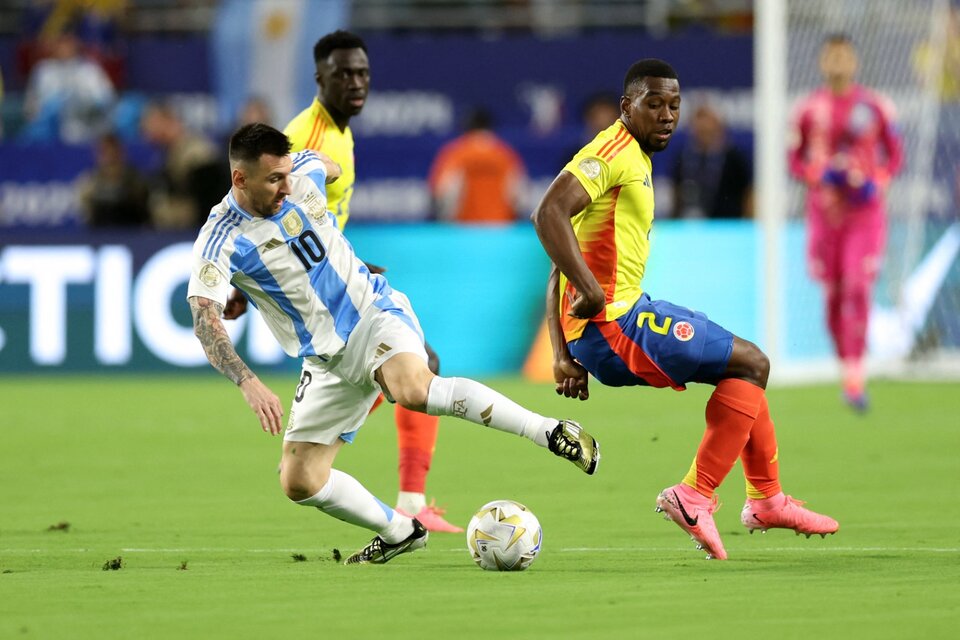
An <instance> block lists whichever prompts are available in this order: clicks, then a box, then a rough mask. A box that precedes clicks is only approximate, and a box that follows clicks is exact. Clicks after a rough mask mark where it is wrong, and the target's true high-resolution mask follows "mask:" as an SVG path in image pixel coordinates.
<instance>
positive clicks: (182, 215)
mask: <svg viewBox="0 0 960 640" xmlns="http://www.w3.org/2000/svg"><path fill="white" fill-rule="evenodd" d="M140 127H141V130H142V131H143V137H144V139H145V140H146V141H147V142H150V143H152V144H155V145H157V146H158V147H160V148H161V149H162V150H163V168H162V169H161V171H160V174H159V175H158V176H156V179H155V184H154V185H153V192H152V194H151V198H150V210H151V218H152V220H153V224H154V225H155V226H157V227H158V228H161V229H196V228H199V227H200V226H201V225H202V224H203V222H204V221H205V220H206V219H207V214H208V213H210V208H211V207H212V206H214V205H215V204H217V203H218V202H220V200H221V199H222V198H223V185H225V184H229V183H230V170H229V167H227V165H226V163H225V162H223V161H221V160H220V158H219V156H222V155H223V154H222V153H218V152H217V149H216V148H215V147H214V145H213V143H211V142H210V141H209V140H207V139H206V138H205V137H203V136H202V135H200V134H199V133H196V132H194V131H191V130H190V129H189V128H188V127H187V126H186V125H185V124H184V122H183V120H182V119H181V118H180V116H179V114H178V113H177V112H176V110H175V109H174V108H173V107H172V106H171V105H169V104H161V103H152V104H150V105H147V107H146V108H145V109H144V112H143V117H142V119H141V121H140Z"/></svg>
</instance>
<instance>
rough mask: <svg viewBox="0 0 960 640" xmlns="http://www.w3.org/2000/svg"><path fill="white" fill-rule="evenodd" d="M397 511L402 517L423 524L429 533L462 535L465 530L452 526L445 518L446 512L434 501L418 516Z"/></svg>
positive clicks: (418, 513) (421, 510)
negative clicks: (413, 519) (414, 519)
mask: <svg viewBox="0 0 960 640" xmlns="http://www.w3.org/2000/svg"><path fill="white" fill-rule="evenodd" d="M395 511H396V512H397V513H399V514H401V515H405V516H407V517H408V518H414V517H415V518H416V519H417V520H419V521H420V522H421V524H423V526H424V528H425V529H426V530H427V531H432V532H440V533H462V532H463V529H461V528H460V527H458V526H456V525H454V524H450V523H449V522H447V521H446V520H444V518H443V514H444V513H446V511H445V510H444V509H442V508H440V507H438V506H437V505H436V502H435V501H434V500H431V501H430V504H428V505H425V506H424V507H423V508H422V509H420V511H419V512H417V513H416V514H409V513H406V512H405V511H403V510H402V509H395Z"/></svg>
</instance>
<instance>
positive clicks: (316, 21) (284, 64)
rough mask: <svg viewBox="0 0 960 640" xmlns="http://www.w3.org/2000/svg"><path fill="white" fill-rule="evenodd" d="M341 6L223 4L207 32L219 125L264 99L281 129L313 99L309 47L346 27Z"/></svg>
mask: <svg viewBox="0 0 960 640" xmlns="http://www.w3.org/2000/svg"><path fill="white" fill-rule="evenodd" d="M348 9H349V5H348V3H347V2H346V1H345V0H224V1H223V2H222V3H221V5H220V8H219V10H218V12H217V20H216V24H215V25H214V28H213V31H212V32H211V36H210V37H211V44H212V47H211V48H212V51H213V81H214V86H215V88H216V93H217V102H218V104H219V106H220V113H219V118H220V122H221V123H224V124H226V123H232V122H235V121H236V118H237V114H238V112H239V110H240V108H241V107H242V106H243V104H244V103H245V102H246V101H247V100H249V99H250V98H253V97H258V98H262V99H264V100H265V101H266V102H267V104H269V105H270V108H271V110H272V112H273V115H274V118H275V119H276V122H273V123H269V124H273V125H274V126H280V127H282V125H283V124H284V123H286V122H289V121H290V119H291V118H293V116H295V115H296V114H297V113H298V112H300V111H301V110H302V109H304V108H305V107H306V106H307V105H309V104H310V101H311V100H313V97H314V96H315V95H316V93H317V85H316V81H315V80H314V78H313V75H314V71H315V65H314V62H313V45H314V44H315V43H316V42H317V40H319V39H320V37H321V36H323V35H324V34H327V33H329V32H331V31H336V30H337V29H342V28H345V27H346V25H347V18H348V13H347V12H348Z"/></svg>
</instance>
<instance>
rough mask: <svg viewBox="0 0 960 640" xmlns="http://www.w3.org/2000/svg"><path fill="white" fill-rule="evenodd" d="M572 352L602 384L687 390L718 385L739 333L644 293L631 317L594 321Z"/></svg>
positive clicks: (572, 348) (572, 347)
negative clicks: (699, 385) (690, 386)
mask: <svg viewBox="0 0 960 640" xmlns="http://www.w3.org/2000/svg"><path fill="white" fill-rule="evenodd" d="M568 346H569V347H570V353H571V355H573V357H574V358H576V359H577V361H578V362H579V363H580V364H581V365H583V367H584V368H585V369H586V370H587V371H589V372H590V373H591V375H593V377H594V378H596V379H597V380H599V381H600V382H601V383H603V384H605V385H608V386H611V387H623V386H629V385H647V386H651V387H672V388H674V389H677V390H681V389H685V388H686V383H688V382H716V381H717V380H719V379H720V377H721V375H722V374H723V373H724V371H726V369H727V363H728V362H729V361H730V354H731V353H733V334H732V333H730V332H729V331H727V330H726V329H724V328H723V327H721V326H720V325H718V324H717V323H716V322H712V321H711V320H710V319H709V318H707V316H706V315H705V314H703V313H700V312H698V311H692V310H691V309H687V308H686V307H681V306H678V305H675V304H671V303H669V302H667V301H665V300H651V299H650V296H648V295H647V294H643V295H642V296H641V297H640V299H639V300H637V302H636V303H635V304H634V305H633V307H632V308H631V309H630V311H629V312H627V313H626V314H624V315H623V316H621V317H619V318H617V319H616V320H611V321H609V322H593V321H592V322H589V323H588V324H587V326H586V328H585V329H584V331H583V335H582V336H580V337H579V338H578V339H576V340H571V341H570V343H569V345H568Z"/></svg>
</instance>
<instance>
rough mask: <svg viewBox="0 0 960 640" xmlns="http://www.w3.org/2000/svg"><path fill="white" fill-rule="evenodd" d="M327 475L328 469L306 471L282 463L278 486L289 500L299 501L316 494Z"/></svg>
mask: <svg viewBox="0 0 960 640" xmlns="http://www.w3.org/2000/svg"><path fill="white" fill-rule="evenodd" d="M329 477H330V472H329V471H328V470H317V471H314V472H313V473H308V472H306V471H304V470H303V469H298V468H296V466H295V465H284V467H283V469H282V470H281V472H280V488H281V489H283V493H284V494H286V496H287V497H288V498H290V500H292V501H294V502H299V501H301V500H306V499H307V498H310V497H313V496H315V495H317V494H318V493H319V492H320V490H321V489H323V485H325V484H327V479H328V478H329Z"/></svg>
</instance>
